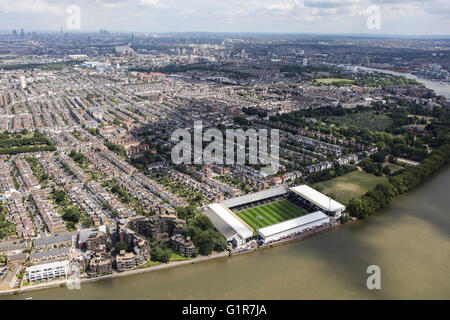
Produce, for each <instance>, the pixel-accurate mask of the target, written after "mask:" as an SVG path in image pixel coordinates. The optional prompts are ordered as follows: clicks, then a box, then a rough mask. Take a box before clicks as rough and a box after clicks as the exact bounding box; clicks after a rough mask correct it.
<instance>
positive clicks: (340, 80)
mask: <svg viewBox="0 0 450 320" xmlns="http://www.w3.org/2000/svg"><path fill="white" fill-rule="evenodd" d="M316 81H317V83H325V84H333V83H353V82H355V80H352V79H343V78H322V79H316Z"/></svg>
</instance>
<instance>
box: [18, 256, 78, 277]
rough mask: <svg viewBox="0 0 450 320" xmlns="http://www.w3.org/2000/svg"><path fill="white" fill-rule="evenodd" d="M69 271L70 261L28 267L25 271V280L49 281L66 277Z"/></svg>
mask: <svg viewBox="0 0 450 320" xmlns="http://www.w3.org/2000/svg"><path fill="white" fill-rule="evenodd" d="M68 271H69V261H68V260H64V261H57V262H50V263H44V264H38V265H35V266H32V267H28V268H27V269H26V270H25V279H27V281H28V282H34V281H37V282H41V281H47V280H52V279H55V278H58V277H65V276H66V275H67V272H68Z"/></svg>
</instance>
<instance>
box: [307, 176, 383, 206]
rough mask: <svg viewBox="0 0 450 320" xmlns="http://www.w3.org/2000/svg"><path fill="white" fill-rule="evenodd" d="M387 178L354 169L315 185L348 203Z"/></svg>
mask: <svg viewBox="0 0 450 320" xmlns="http://www.w3.org/2000/svg"><path fill="white" fill-rule="evenodd" d="M386 180H387V178H384V177H377V176H375V175H373V174H371V173H367V172H365V171H353V172H350V173H347V174H344V175H342V176H340V177H337V178H334V179H331V180H328V181H324V182H319V183H316V184H315V185H314V187H319V188H318V189H320V192H322V193H324V194H330V193H333V194H334V195H335V196H336V200H337V201H339V202H340V203H342V204H345V205H347V203H348V202H349V201H350V200H351V199H353V198H355V197H359V196H362V195H363V194H365V193H366V192H367V191H368V190H370V189H372V188H373V187H375V186H376V185H377V184H379V183H381V182H385V181H386Z"/></svg>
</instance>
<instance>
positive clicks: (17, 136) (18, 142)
mask: <svg viewBox="0 0 450 320" xmlns="http://www.w3.org/2000/svg"><path fill="white" fill-rule="evenodd" d="M24 135H28V132H27V131H24V133H7V132H2V133H0V154H17V153H26V152H37V151H54V150H56V148H55V146H54V144H53V142H52V141H51V140H50V139H49V138H47V137H46V136H45V135H44V134H42V133H39V132H34V133H33V135H32V136H25V137H24Z"/></svg>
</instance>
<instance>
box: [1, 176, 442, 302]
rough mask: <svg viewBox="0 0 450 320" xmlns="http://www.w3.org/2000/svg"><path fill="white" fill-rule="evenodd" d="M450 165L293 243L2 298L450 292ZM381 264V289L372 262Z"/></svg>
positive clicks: (429, 295)
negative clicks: (362, 215)
mask: <svg viewBox="0 0 450 320" xmlns="http://www.w3.org/2000/svg"><path fill="white" fill-rule="evenodd" d="M449 190H450V168H449V167H447V168H446V169H444V170H442V171H441V172H440V173H439V174H438V175H436V176H434V177H432V178H430V179H429V180H428V181H427V182H425V183H424V184H423V185H422V186H420V187H418V188H417V189H416V190H415V191H413V192H411V193H409V194H407V195H403V196H401V197H398V198H397V199H396V200H394V201H393V202H392V203H391V205H390V206H389V207H388V208H387V209H385V210H383V211H381V212H379V213H378V214H376V215H374V216H371V217H369V218H367V219H365V220H361V221H357V222H352V223H349V224H347V225H344V226H343V227H341V228H338V229H335V230H332V231H329V232H326V233H323V234H321V235H318V236H315V237H312V238H309V239H306V240H303V241H300V242H296V243H291V244H288V245H284V246H280V247H275V248H270V249H265V250H257V251H256V252H253V253H249V254H243V255H239V256H234V257H225V258H220V259H216V260H210V261H207V262H201V263H198V264H192V265H187V266H181V267H176V268H171V269H165V270H161V271H155V272H149V273H144V274H139V275H133V276H129V277H121V278H115V279H109V280H103V281H97V282H92V283H86V284H82V285H81V289H80V290H69V289H67V288H54V289H46V290H41V291H34V292H27V293H23V294H14V295H10V296H3V297H0V299H25V298H28V297H32V298H33V299H450V277H449V272H450V239H449V235H450V217H449V215H450V209H449V208H450V206H449V201H450V198H449ZM369 265H378V266H379V267H380V268H381V290H369V289H367V286H366V280H367V277H368V276H369V275H368V274H366V269H367V267H368V266H369Z"/></svg>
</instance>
